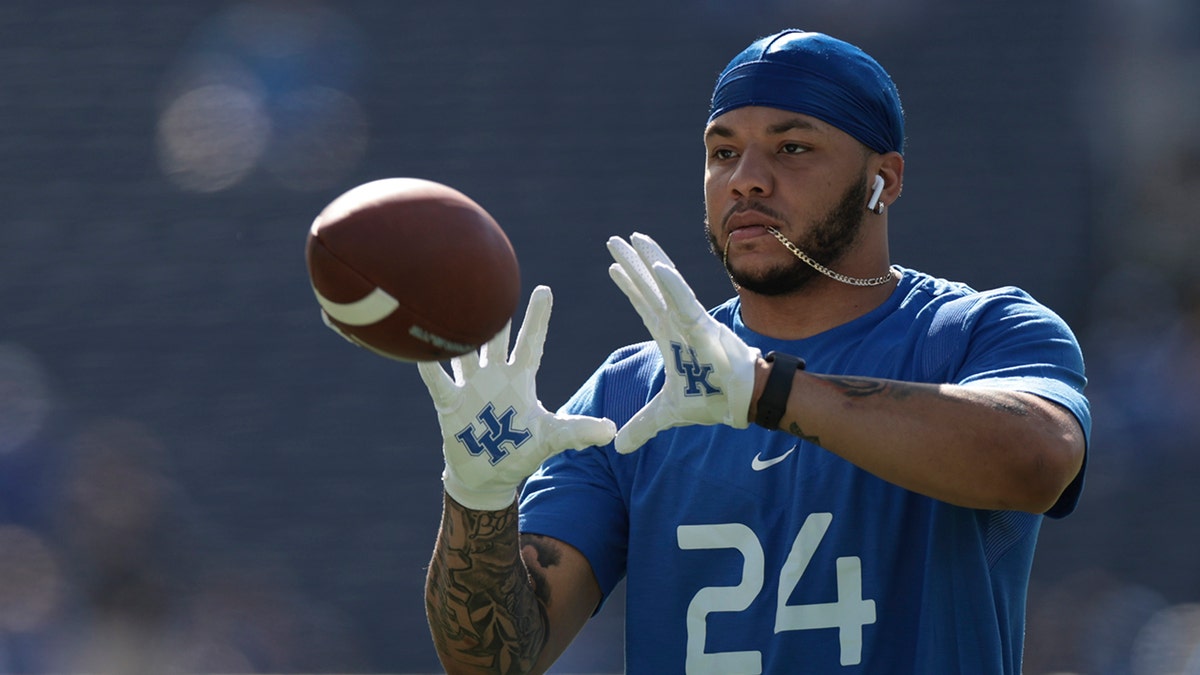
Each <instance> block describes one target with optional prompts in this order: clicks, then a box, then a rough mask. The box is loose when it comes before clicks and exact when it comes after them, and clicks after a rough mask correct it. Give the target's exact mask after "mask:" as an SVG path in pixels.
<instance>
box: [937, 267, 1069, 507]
mask: <svg viewBox="0 0 1200 675" xmlns="http://www.w3.org/2000/svg"><path fill="white" fill-rule="evenodd" d="M958 303H963V304H962V306H959V307H949V308H948V309H949V310H950V311H947V312H944V313H941V314H942V315H943V316H946V317H954V318H953V319H952V320H951V321H950V323H948V324H943V326H941V327H935V331H934V332H935V334H937V333H938V332H946V331H951V332H953V331H956V330H960V331H963V332H964V333H965V335H960V336H958V337H959V338H960V339H961V342H960V343H959V344H961V345H963V347H964V351H963V352H962V354H961V361H960V363H961V365H960V367H959V369H958V373H957V379H956V383H957V384H963V385H970V386H978V387H988V388H995V389H1005V390H1008V391H1022V392H1027V393H1030V394H1035V395H1037V396H1041V397H1042V398H1045V399H1047V400H1049V401H1052V402H1054V403H1056V404H1058V405H1060V406H1062V407H1064V408H1066V409H1067V410H1069V411H1070V412H1071V413H1072V414H1073V415H1074V416H1075V418H1076V419H1077V420H1078V421H1079V426H1080V428H1081V429H1082V430H1083V434H1084V439H1085V442H1087V443H1089V444H1090V439H1091V428H1092V416H1091V408H1090V406H1089V404H1088V400H1087V398H1086V396H1085V395H1084V387H1085V386H1086V384H1087V378H1086V376H1085V372H1084V363H1083V353H1082V351H1081V349H1080V347H1079V342H1078V340H1077V339H1076V338H1075V335H1074V334H1073V333H1072V332H1071V329H1070V327H1069V326H1068V325H1067V324H1066V322H1065V321H1063V320H1062V318H1060V317H1059V316H1058V315H1057V314H1055V313H1054V312H1053V311H1051V310H1050V309H1049V308H1047V307H1045V306H1044V305H1041V304H1039V303H1038V302H1037V301H1035V300H1034V299H1033V298H1031V297H1030V296H1029V295H1028V294H1027V293H1025V292H1024V291H1022V290H1020V289H1017V288H1013V287H1008V288H1002V289H997V290H995V291H988V292H985V293H980V294H978V295H976V296H970V297H968V298H963V299H961V300H958V301H956V302H955V303H950V304H951V305H956V304H958ZM950 325H954V326H955V327H954V328H950ZM1086 462H1087V460H1086V455H1085V459H1084V467H1081V468H1080V470H1079V474H1078V475H1076V476H1075V478H1074V480H1073V481H1072V482H1071V484H1070V485H1069V486H1068V487H1067V489H1066V490H1065V491H1064V492H1063V494H1062V496H1061V497H1059V500H1058V502H1057V503H1055V505H1054V506H1053V507H1052V508H1051V509H1050V510H1049V511H1047V512H1046V515H1047V516H1050V517H1051V518H1062V517H1064V516H1066V515H1068V514H1070V513H1071V512H1072V511H1074V509H1075V506H1076V504H1077V503H1078V501H1079V496H1080V494H1081V492H1082V490H1083V482H1084V469H1085V468H1086Z"/></svg>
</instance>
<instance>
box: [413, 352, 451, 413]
mask: <svg viewBox="0 0 1200 675" xmlns="http://www.w3.org/2000/svg"><path fill="white" fill-rule="evenodd" d="M417 372H418V373H420V374H421V380H422V381H424V382H425V386H426V387H428V388H429V395H430V396H432V397H433V402H434V404H435V405H444V404H446V403H447V402H449V398H450V396H451V395H452V394H453V393H454V380H452V379H450V376H449V375H447V374H446V371H445V369H443V368H442V364H440V363H438V362H437V361H422V362H420V363H418V364H417Z"/></svg>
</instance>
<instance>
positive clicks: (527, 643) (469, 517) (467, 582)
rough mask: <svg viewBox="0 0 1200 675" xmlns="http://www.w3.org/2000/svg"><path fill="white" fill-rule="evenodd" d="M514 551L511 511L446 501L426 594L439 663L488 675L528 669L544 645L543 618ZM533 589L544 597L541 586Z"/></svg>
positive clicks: (514, 520)
mask: <svg viewBox="0 0 1200 675" xmlns="http://www.w3.org/2000/svg"><path fill="white" fill-rule="evenodd" d="M518 546H519V544H518V536H517V507H516V505H515V504H514V505H513V506H511V507H509V508H508V509H507V510H505V511H495V512H492V511H488V512H481V511H470V510H468V509H465V508H463V507H462V506H459V505H458V504H456V503H454V502H453V501H451V500H450V499H449V498H447V499H446V507H445V512H444V515H443V517H442V531H441V533H440V535H439V536H438V543H437V547H436V548H435V550H434V555H433V560H432V561H431V562H430V565H429V576H428V580H427V583H426V590H425V610H426V613H427V615H428V617H429V626H430V630H431V631H432V633H433V640H434V644H435V645H436V647H437V649H438V652H439V654H441V655H442V658H444V659H449V660H453V661H455V662H457V663H461V664H464V665H470V666H473V667H475V668H477V669H479V671H480V672H488V673H524V672H528V671H529V670H530V669H531V668H532V667H533V664H534V662H535V661H536V660H537V656H538V654H539V653H541V650H542V647H543V645H544V644H545V641H546V623H547V622H546V612H545V607H544V605H543V604H542V602H540V601H539V599H538V597H537V595H535V592H534V586H533V583H532V581H533V580H532V579H531V578H530V576H529V573H528V572H527V570H526V569H525V565H524V563H523V562H522V561H521V556H520V550H519V547H518ZM539 553H540V551H539ZM537 586H538V587H540V591H539V592H541V593H543V594H544V593H545V588H544V584H537Z"/></svg>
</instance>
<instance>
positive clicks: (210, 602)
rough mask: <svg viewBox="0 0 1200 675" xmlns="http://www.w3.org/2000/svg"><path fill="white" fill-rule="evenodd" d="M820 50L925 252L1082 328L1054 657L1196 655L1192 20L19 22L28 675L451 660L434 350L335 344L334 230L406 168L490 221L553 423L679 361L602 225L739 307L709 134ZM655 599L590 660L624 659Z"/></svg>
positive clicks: (10, 14)
mask: <svg viewBox="0 0 1200 675" xmlns="http://www.w3.org/2000/svg"><path fill="white" fill-rule="evenodd" d="M786 26H796V27H803V28H808V29H812V30H821V31H824V32H828V33H832V34H834V35H837V36H839V37H842V38H845V39H848V40H850V41H853V42H856V43H858V44H860V45H861V46H862V47H864V48H865V49H866V50H867V51H868V52H870V53H872V54H873V55H875V56H876V57H877V58H878V59H879V60H880V61H881V62H882V63H883V64H884V66H885V67H887V68H888V69H889V71H890V72H891V74H892V76H893V78H894V79H895V80H896V82H897V84H898V85H899V88H900V92H901V96H902V98H903V101H904V104H905V108H906V112H907V115H908V133H909V144H908V152H907V155H906V158H907V172H906V179H907V180H906V189H905V192H904V195H903V198H902V199H901V200H900V201H899V203H897V204H895V205H894V206H893V207H892V208H891V209H890V210H889V213H890V214H891V218H890V221H891V225H892V233H893V250H892V254H893V259H894V260H895V261H896V262H898V263H900V264H903V265H906V266H911V267H916V268H919V269H922V270H924V271H928V272H931V273H934V274H938V275H941V276H946V277H950V278H955V279H959V280H963V281H967V282H969V283H971V284H973V285H975V286H976V287H978V288H986V287H992V286H997V285H1003V284H1015V285H1019V286H1022V287H1024V288H1025V289H1026V290H1028V291H1030V292H1031V293H1033V294H1034V295H1035V296H1036V297H1038V298H1039V299H1041V300H1042V301H1043V302H1045V303H1046V304H1048V305H1050V306H1051V307H1052V308H1054V309H1055V310H1057V311H1058V312H1059V313H1060V314H1062V315H1063V316H1064V317H1065V318H1066V319H1067V320H1068V321H1069V322H1070V323H1071V325H1072V326H1073V327H1074V328H1075V329H1076V331H1077V333H1078V334H1079V336H1080V338H1081V341H1082V342H1083V345H1084V349H1085V355H1086V356H1087V358H1088V365H1089V376H1090V378H1091V382H1092V383H1091V386H1090V388H1089V392H1088V393H1089V395H1090V396H1091V398H1092V400H1093V403H1094V415H1095V419H1096V428H1095V434H1094V438H1093V444H1092V448H1091V454H1090V458H1089V469H1088V471H1089V479H1088V480H1089V482H1088V488H1087V490H1086V492H1085V494H1084V499H1083V502H1082V504H1081V506H1080V508H1079V511H1078V512H1077V513H1076V514H1075V515H1074V516H1072V517H1071V518H1068V519H1066V520H1064V521H1062V522H1050V523H1047V525H1046V527H1045V528H1044V529H1043V536H1042V546H1041V549H1040V552H1039V557H1038V560H1037V562H1036V567H1035V577H1034V583H1033V588H1032V589H1031V593H1030V601H1029V604H1030V616H1029V627H1028V639H1027V654H1026V672H1028V673H1031V674H1038V673H1051V672H1079V673H1133V674H1137V675H1143V674H1149V673H1174V672H1187V673H1195V672H1200V605H1198V604H1197V603H1200V574H1197V570H1200V526H1197V524H1196V523H1197V518H1198V517H1200V499H1197V497H1196V491H1195V481H1196V478H1197V476H1200V452H1197V448H1198V444H1200V415H1198V413H1200V272H1197V268H1196V266H1195V265H1194V264H1193V263H1192V259H1193V256H1194V254H1195V252H1196V251H1197V250H1200V216H1198V215H1197V212H1196V209H1195V204H1196V199H1195V195H1196V194H1197V193H1198V192H1200V190H1197V188H1198V187H1200V125H1197V123H1196V121H1197V120H1198V119H1200V9H1198V6H1197V5H1196V3H1195V2H1193V1H1192V0H1146V1H1135V0H1102V1H1101V2H1082V0H1074V1H1066V2H1040V1H1038V0H1009V1H1008V2H1004V3H956V2H951V1H950V0H890V1H888V2H884V1H882V0H859V1H857V2H834V1H832V0H829V1H820V2H809V3H790V2H783V1H782V0H752V1H749V2H738V3H733V2H721V1H718V0H701V1H696V2H682V1H679V0H675V1H669V2H660V3H648V2H641V1H638V0H610V1H609V2H605V3H560V2H551V1H549V0H536V1H534V2H527V3H519V4H516V5H513V4H498V3H485V2H479V1H474V0H472V1H468V2H459V3H426V2H420V3H418V2H407V1H405V2H384V1H382V0H350V1H347V2H339V3H332V2H330V3H320V2H315V1H306V2H287V3H284V2H267V1H243V2H221V3H218V2H207V1H191V2H182V1H159V2H149V1H134V0H130V1H128V2H124V3H121V2H115V3H113V2H109V3H95V2H83V1H82V0H60V1H58V2H54V3H45V2H34V1H33V0H8V1H7V2H6V3H4V5H3V6H2V7H0V205H2V206H3V214H4V219H3V222H2V223H0V228H2V231H3V233H4V237H3V245H2V246H0V304H2V306H3V307H4V313H3V314H2V315H0V671H2V672H28V673H41V672H80V671H85V670H86V671H91V672H101V671H110V672H122V673H171V672H310V673H311V672H334V671H336V672H362V673H381V672H419V671H427V672H432V671H435V670H437V669H438V666H437V661H436V658H435V656H434V654H433V650H432V647H431V645H430V640H429V636H428V630H427V628H426V625H425V619H424V613H423V612H424V608H423V597H422V584H423V579H424V568H425V566H426V564H427V561H428V558H429V553H430V550H431V548H432V544H433V539H434V535H435V532H436V526H437V522H438V517H439V513H440V506H441V501H440V493H441V486H440V482H439V480H438V477H439V475H440V471H441V459H440V454H439V446H440V439H439V435H438V431H437V422H436V417H435V415H434V412H433V409H432V406H431V405H430V404H429V401H428V397H427V394H426V392H425V389H424V387H423V385H422V384H421V382H420V380H419V378H418V377H417V375H416V372H415V369H414V368H412V367H411V366H407V365H403V364H394V363H389V362H385V361H383V360H381V359H379V358H378V357H375V356H373V355H371V354H369V353H367V352H365V351H362V350H356V349H354V348H352V347H351V346H350V345H348V344H347V343H344V342H343V341H341V340H340V338H338V337H336V336H335V335H334V334H333V333H332V332H330V331H328V330H327V329H326V328H325V327H324V326H323V325H322V324H321V321H320V319H319V315H318V311H317V305H316V303H315V301H314V299H313V297H312V293H311V291H310V289H309V287H308V281H307V276H306V273H305V268H304V260H303V244H304V237H305V235H306V232H307V228H308V225H309V223H310V222H311V220H312V218H313V217H314V216H315V215H316V214H317V213H318V212H319V211H320V209H321V208H322V207H323V206H324V205H325V204H326V203H328V202H329V201H330V200H331V199H332V198H333V197H335V196H336V195H338V194H340V193H341V192H342V191H344V190H345V189H347V188H349V187H351V186H353V185H356V184H358V183H362V182H366V181H368V180H372V179H375V178H381V177H387V176H418V177H423V178H429V179H432V180H437V181H441V182H444V183H447V184H450V185H453V186H455V187H457V188H459V189H461V190H463V191H464V192H466V193H467V194H469V195H471V196H472V197H474V198H475V199H476V200H477V201H479V202H480V203H481V204H483V205H484V206H485V207H486V208H488V209H489V210H490V211H491V212H492V214H493V215H494V216H495V217H496V218H497V220H498V221H499V222H500V223H501V224H502V225H503V226H504V227H505V229H506V230H507V231H508V233H509V235H510V237H511V239H512V241H513V244H514V246H515V248H516V250H517V252H518V255H519V257H520V259H521V263H522V271H523V275H524V279H523V284H524V290H525V295H527V294H528V292H529V291H530V290H532V288H533V286H534V285H536V284H549V285H550V286H552V287H553V289H554V291H555V296H556V300H555V310H554V317H553V319H552V321H551V324H552V325H551V329H550V337H549V342H548V344H547V347H546V354H545V357H544V359H543V368H542V373H541V377H540V380H539V381H540V392H541V397H542V400H543V402H544V403H545V404H546V405H547V406H548V407H556V406H557V405H559V404H561V403H562V402H563V401H564V400H565V399H566V398H567V397H568V396H569V395H570V394H571V393H572V392H573V391H574V389H575V388H576V387H577V386H578V385H579V383H581V382H582V381H583V379H584V378H586V377H587V375H588V374H590V372H591V370H592V369H593V368H594V367H595V366H596V365H597V364H598V363H599V362H600V361H601V360H602V359H603V358H604V357H605V356H606V355H607V354H608V352H609V351H611V350H612V349H614V348H616V347H618V346H620V345H623V344H626V343H628V342H632V341H638V340H642V339H643V338H644V329H643V328H642V326H641V324H640V321H639V320H638V318H637V316H636V314H635V313H634V312H633V311H632V309H631V308H629V307H627V306H626V303H625V302H624V300H623V299H622V297H621V296H620V295H619V293H618V292H617V291H616V289H615V288H614V287H613V286H612V285H611V283H610V282H609V280H608V277H607V271H606V269H607V266H608V256H607V253H606V252H605V250H604V246H603V242H604V241H605V239H607V237H608V236H609V235H611V234H628V233H630V232H632V231H635V230H638V231H643V232H647V233H649V234H651V235H652V236H654V237H655V238H656V239H657V240H658V241H659V242H661V243H663V244H664V246H665V247H666V248H667V249H668V251H669V252H670V253H671V255H672V257H673V258H674V259H675V261H676V262H677V264H678V265H679V267H680V268H681V270H682V271H683V273H684V275H685V276H686V277H687V278H688V279H689V281H690V282H691V283H692V285H693V286H694V288H695V289H696V291H697V294H698V296H699V297H700V298H701V299H702V301H704V302H705V303H706V304H709V305H712V304H716V303H718V302H720V301H721V300H723V299H724V298H725V297H726V296H727V295H729V293H730V290H729V288H728V281H727V280H726V278H725V276H724V274H723V273H722V272H721V270H720V268H719V267H718V266H717V265H716V263H715V261H713V260H712V258H711V256H710V254H709V253H708V252H707V249H706V243H705V241H704V239H703V234H702V226H701V221H702V217H703V213H702V201H701V178H702V161H703V155H702V145H701V141H700V131H701V125H702V124H703V121H704V119H705V117H706V106H707V101H708V96H709V94H710V91H711V86H712V82H713V79H714V78H715V76H716V74H717V73H718V72H719V71H720V69H721V67H722V66H723V65H724V64H725V62H726V61H727V60H728V58H729V57H731V56H732V55H733V54H734V53H736V52H737V51H738V50H740V49H741V48H742V47H743V46H744V45H745V44H747V43H748V42H749V41H750V40H752V39H754V38H755V37H758V36H760V35H763V34H767V33H771V32H774V31H776V30H778V29H780V28H782V27H786ZM620 607H621V601H620V598H619V597H618V598H616V599H615V600H614V602H613V603H611V604H610V605H609V607H608V608H606V610H605V611H604V612H603V613H601V615H600V616H599V617H598V618H596V619H595V620H594V621H593V622H592V624H591V625H590V626H589V627H588V628H587V629H586V630H585V632H584V634H583V635H582V636H581V637H580V639H579V640H578V641H577V642H576V643H575V644H574V645H573V646H572V647H571V649H570V650H569V652H568V653H567V655H566V656H565V657H564V659H563V661H562V663H561V664H560V667H559V668H558V669H557V670H558V672H619V671H620V670H621V668H622V659H621V653H620V643H621V630H622V629H621V616H620ZM1189 668H1190V670H1189Z"/></svg>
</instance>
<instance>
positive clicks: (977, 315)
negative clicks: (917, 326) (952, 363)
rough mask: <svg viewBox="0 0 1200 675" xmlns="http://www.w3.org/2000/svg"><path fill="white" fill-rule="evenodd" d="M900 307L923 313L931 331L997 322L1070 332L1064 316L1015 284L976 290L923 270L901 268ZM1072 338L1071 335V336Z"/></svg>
mask: <svg viewBox="0 0 1200 675" xmlns="http://www.w3.org/2000/svg"><path fill="white" fill-rule="evenodd" d="M903 272H904V275H903V277H902V279H903V281H902V286H901V289H900V291H901V293H902V294H903V299H902V300H901V308H903V309H904V310H906V312H905V313H907V314H910V315H919V316H924V318H925V319H926V320H927V321H928V323H929V324H930V327H931V329H930V330H931V332H936V331H938V330H947V329H954V330H958V331H966V332H970V331H974V330H977V329H986V328H988V327H989V326H992V325H994V324H998V323H1004V324H1006V329H1008V328H1012V327H1013V325H1019V326H1022V327H1023V328H1025V329H1030V328H1034V327H1036V326H1035V325H1034V324H1041V326H1042V327H1046V328H1051V329H1053V331H1054V332H1059V333H1066V334H1070V329H1069V328H1068V327H1067V324H1066V322H1065V321H1063V319H1062V318H1061V317H1060V316H1059V315H1058V314H1056V313H1055V312H1054V311H1053V310H1052V309H1050V308H1049V307H1047V306H1046V305H1043V304H1042V303H1040V302H1038V301H1037V300H1036V299H1035V298H1034V297H1033V296H1032V295H1030V294H1029V293H1028V292H1026V291H1025V290H1023V289H1021V288H1019V287H1017V286H1001V287H997V288H992V289H986V290H976V289H975V288H973V287H971V286H970V285H968V284H965V283H962V282H958V281H950V280H947V279H942V278H938V277H934V276H932V275H929V274H926V273H924V272H917V271H915V270H908V269H905V270H903ZM1071 339H1072V340H1074V336H1071Z"/></svg>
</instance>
